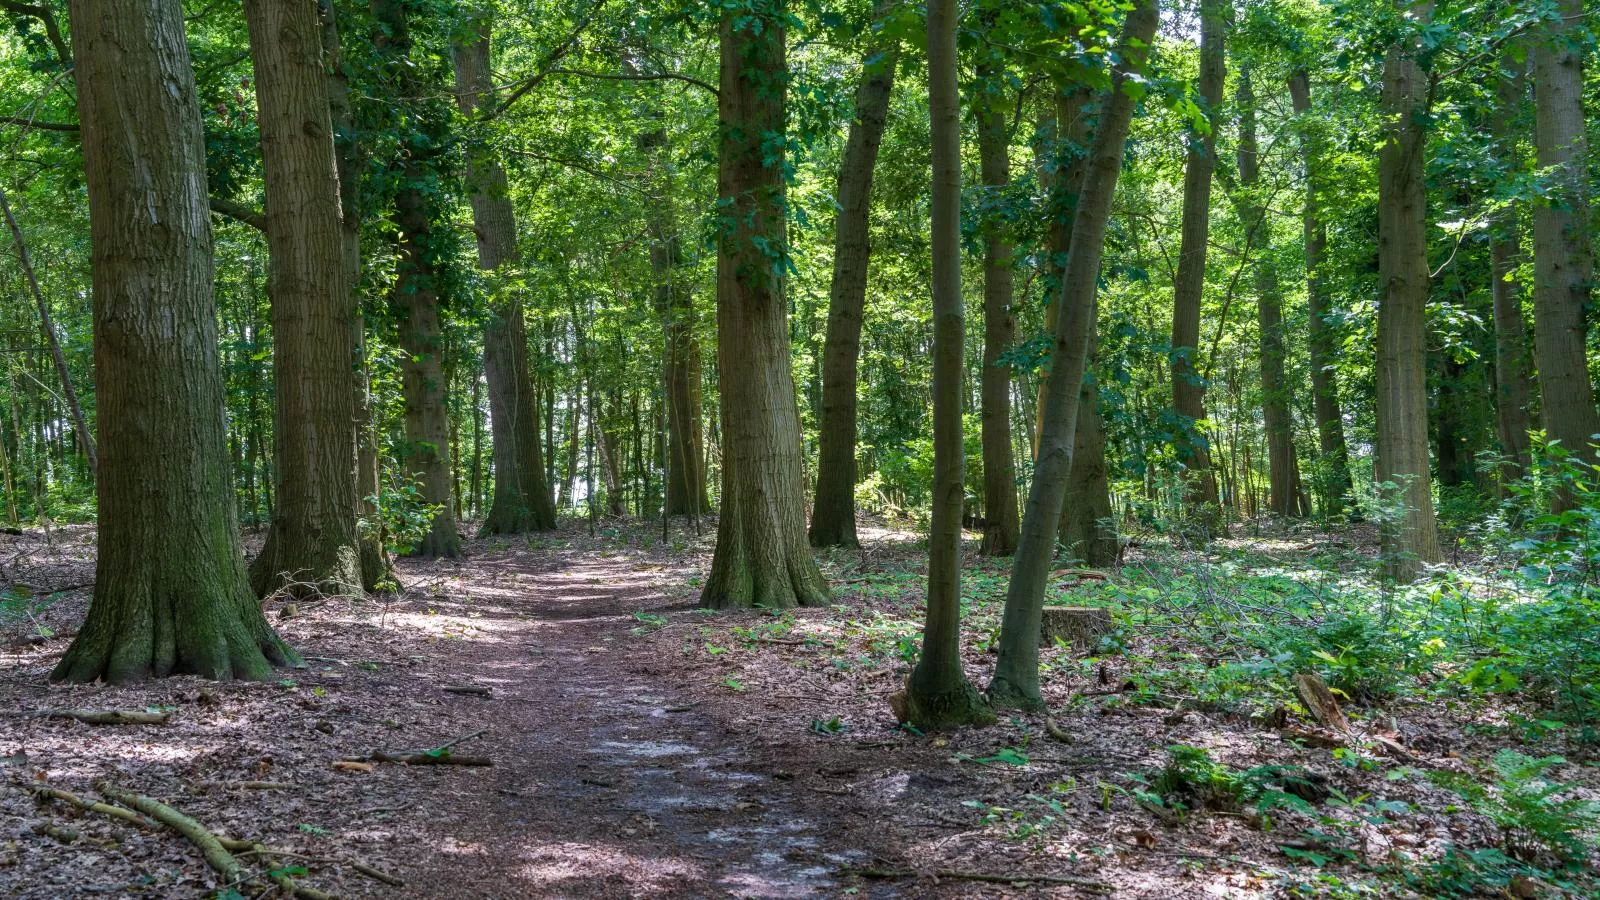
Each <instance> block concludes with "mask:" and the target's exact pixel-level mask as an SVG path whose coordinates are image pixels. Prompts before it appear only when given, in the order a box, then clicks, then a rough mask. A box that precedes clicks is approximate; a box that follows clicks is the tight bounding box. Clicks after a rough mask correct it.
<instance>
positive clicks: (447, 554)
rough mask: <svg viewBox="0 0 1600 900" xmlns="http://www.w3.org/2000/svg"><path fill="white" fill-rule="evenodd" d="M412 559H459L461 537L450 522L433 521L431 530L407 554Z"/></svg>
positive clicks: (460, 555) (452, 522)
mask: <svg viewBox="0 0 1600 900" xmlns="http://www.w3.org/2000/svg"><path fill="white" fill-rule="evenodd" d="M409 555H410V556H411V557H412V558H413V559H460V558H461V557H462V556H464V555H466V554H464V553H462V552H461V535H460V534H459V533H458V532H457V531H456V523H455V522H454V521H453V520H452V521H446V522H439V521H435V522H434V524H433V528H432V529H431V530H430V531H429V532H428V533H427V534H425V535H423V536H422V540H421V541H419V542H418V543H417V546H416V548H415V549H413V550H412V551H411V553H410V554H409Z"/></svg>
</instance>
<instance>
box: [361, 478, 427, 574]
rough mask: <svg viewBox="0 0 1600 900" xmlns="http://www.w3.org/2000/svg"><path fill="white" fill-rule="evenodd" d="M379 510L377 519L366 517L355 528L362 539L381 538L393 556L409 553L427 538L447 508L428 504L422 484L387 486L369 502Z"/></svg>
mask: <svg viewBox="0 0 1600 900" xmlns="http://www.w3.org/2000/svg"><path fill="white" fill-rule="evenodd" d="M366 500H367V502H368V503H370V504H373V505H374V506H376V508H377V510H378V514H377V516H376V517H368V516H363V517H361V518H360V519H359V520H357V522H356V525H357V527H358V528H360V529H361V533H362V534H363V535H372V534H374V533H377V534H381V535H382V536H383V540H384V546H385V548H386V549H387V550H388V551H389V552H390V553H392V554H398V555H404V554H407V553H410V552H411V551H412V550H413V549H415V548H416V546H417V544H419V543H421V541H422V539H423V538H424V537H425V536H427V534H428V531H429V529H431V528H432V527H433V520H434V518H436V517H437V516H438V515H439V512H440V510H442V509H444V505H443V504H440V503H429V502H428V501H427V500H426V499H425V498H424V497H423V493H422V482H421V480H420V479H419V480H417V481H414V482H410V483H405V482H398V481H397V482H395V483H392V484H385V485H384V486H383V488H382V491H381V492H380V493H379V494H377V495H376V496H370V497H367V498H366Z"/></svg>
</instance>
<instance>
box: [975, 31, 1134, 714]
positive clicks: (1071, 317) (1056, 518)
mask: <svg viewBox="0 0 1600 900" xmlns="http://www.w3.org/2000/svg"><path fill="white" fill-rule="evenodd" d="M1158 19H1159V11H1158V8H1157V4H1156V2H1155V0H1137V2H1135V4H1134V6H1133V9H1131V10H1130V11H1129V12H1128V18H1127V20H1126V21H1125V22H1124V24H1123V26H1122V34H1121V36H1120V37H1119V38H1118V45H1117V54H1116V59H1118V60H1119V63H1118V65H1117V67H1116V68H1115V69H1114V70H1113V74H1112V79H1111V89H1110V92H1109V93H1108V94H1107V96H1106V98H1105V101H1104V102H1103V104H1102V107H1101V111H1100V123H1099V128H1098V131H1097V133H1096V134H1095V139H1094V145H1093V149H1092V150H1091V151H1090V153H1089V159H1088V165H1087V169H1086V172H1085V177H1084V181H1083V191H1082V192H1081V193H1080V194H1079V196H1078V208H1077V214H1076V215H1075V216H1074V217H1073V222H1072V239H1071V246H1070V249H1069V250H1068V251H1067V264H1066V269H1065V271H1064V272H1063V274H1062V285H1061V294H1060V298H1059V299H1058V300H1057V303H1059V304H1060V305H1061V315H1060V316H1059V317H1058V318H1057V320H1056V328H1055V333H1054V344H1053V346H1052V348H1051V362H1050V375H1049V379H1050V380H1049V383H1050V389H1049V393H1048V394H1047V396H1046V409H1045V412H1044V427H1043V428H1042V429H1040V438H1039V455H1038V459H1037V460H1036V461H1035V462H1034V475H1033V484H1032V485H1031V486H1030V487H1029V489H1028V504H1027V508H1026V511H1025V512H1024V513H1023V518H1022V535H1021V540H1020V542H1019V543H1018V545H1017V555H1016V557H1015V559H1014V560H1013V562H1012V564H1011V582H1010V585H1009V586H1008V587H1007V589H1006V606H1005V614H1004V617H1003V619H1002V622H1001V631H1000V658H999V660H998V661H997V662H996V664H995V673H994V678H993V680H992V681H990V682H989V700H990V702H991V703H994V704H995V705H997V706H1021V707H1026V708H1032V709H1038V708H1042V707H1043V705H1044V700H1043V699H1042V698H1041V697H1040V695H1039V623H1040V619H1041V618H1042V612H1041V610H1042V609H1043V607H1044V590H1045V583H1046V582H1047V581H1048V580H1049V575H1050V561H1051V559H1052V557H1053V556H1054V551H1055V544H1056V534H1057V532H1058V530H1059V529H1060V522H1061V507H1062V505H1063V501H1064V499H1065V497H1066V492H1067V475H1068V473H1069V472H1070V471H1071V470H1072V457H1073V454H1074V452H1075V450H1076V446H1075V444H1076V439H1077V425H1078V403H1079V400H1080V399H1081V397H1082V394H1081V392H1080V391H1079V390H1078V388H1079V387H1081V385H1082V384H1083V373H1084V367H1085V364H1086V361H1087V357H1088V351H1089V331H1090V328H1091V322H1090V319H1091V316H1092V315H1093V312H1094V305H1095V304H1094V292H1095V288H1096V282H1097V280H1098V279H1099V275H1100V258H1101V254H1102V253H1103V251H1104V249H1105V237H1106V226H1107V223H1108V221H1109V219H1110V216H1111V197H1112V193H1113V192H1114V191H1115V190H1116V186H1117V176H1118V175H1119V174H1120V173H1121V171H1122V154H1123V145H1124V144H1125V143H1126V142H1127V138H1128V128H1129V125H1130V123H1131V122H1132V119H1133V107H1134V98H1133V96H1132V94H1130V93H1129V91H1128V90H1127V89H1126V86H1127V82H1128V79H1129V76H1130V75H1138V74H1140V73H1142V72H1143V70H1144V66H1145V61H1146V59H1147V58H1148V57H1149V52H1150V51H1149V47H1150V43H1151V41H1152V40H1153V38H1154V35H1155V30H1156V22H1157V20H1158Z"/></svg>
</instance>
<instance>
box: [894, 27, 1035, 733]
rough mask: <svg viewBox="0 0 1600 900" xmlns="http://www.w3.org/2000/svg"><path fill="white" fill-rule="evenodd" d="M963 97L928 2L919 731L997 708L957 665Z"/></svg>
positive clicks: (914, 677) (952, 43) (964, 721)
mask: <svg viewBox="0 0 1600 900" xmlns="http://www.w3.org/2000/svg"><path fill="white" fill-rule="evenodd" d="M960 96H961V95H960V91H959V89H958V88H957V85H956V0H929V2H928V118H929V122H930V131H931V133H932V141H933V153H932V156H933V185H932V194H933V211H932V237H931V245H932V255H933V278H932V288H933V515H932V522H931V524H930V526H929V529H928V612H927V619H926V622H925V624H924V626H923V631H922V655H921V656H920V657H919V658H918V660H917V665H916V668H915V669H913V670H912V672H911V677H910V678H909V679H908V680H907V681H906V718H907V719H908V720H909V721H910V722H911V723H913V724H915V725H917V726H919V727H921V728H953V727H957V726H960V725H973V724H977V725H986V724H989V723H991V722H993V721H994V714H993V713H992V712H990V711H989V708H988V706H987V705H986V704H985V703H984V702H983V698H982V697H981V696H980V695H979V694H978V690H977V688H975V687H973V686H972V683H971V682H969V681H968V680H967V676H966V673H964V672H963V671H962V668H961V509H962V506H963V504H964V501H965V493H966V491H965V475H966V457H965V453H964V449H963V446H962V444H963V441H962V437H963V435H962V432H963V429H962V424H961V407H962V400H963V398H964V396H965V394H966V391H965V390H963V389H962V384H961V381H962V377H961V376H962V373H963V370H964V369H965V367H966V365H965V364H966V358H965V357H966V354H965V344H966V304H965V303H964V302H963V301H962V298H961V99H960ZM989 124H991V123H990V122H985V123H984V125H989ZM980 127H982V126H980ZM985 174H986V176H988V175H992V174H993V173H992V171H991V172H986V173H985ZM985 180H986V181H987V180H988V179H987V177H986V178H985ZM1007 266H1008V268H1009V263H1007Z"/></svg>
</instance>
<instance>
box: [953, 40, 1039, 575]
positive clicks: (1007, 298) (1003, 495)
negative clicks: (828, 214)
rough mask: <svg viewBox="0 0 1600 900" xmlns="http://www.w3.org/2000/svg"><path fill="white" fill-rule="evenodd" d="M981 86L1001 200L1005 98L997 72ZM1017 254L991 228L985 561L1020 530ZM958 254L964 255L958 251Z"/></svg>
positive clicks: (1007, 161)
mask: <svg viewBox="0 0 1600 900" xmlns="http://www.w3.org/2000/svg"><path fill="white" fill-rule="evenodd" d="M979 81H980V83H982V84H985V85H988V88H987V90H986V92H985V95H984V96H983V97H982V99H981V100H980V101H979V103H978V110H977V117H978V159H979V167H980V169H981V171H982V178H983V184H984V187H985V188H986V189H988V190H990V191H993V192H994V193H995V194H999V193H1000V192H1002V191H1003V190H1004V189H1005V187H1006V186H1007V185H1008V184H1009V183H1010V181H1011V154H1010V144H1011V133H1010V129H1008V128H1007V127H1006V116H1005V112H1004V100H1005V93H1004V88H1003V87H1002V86H1001V82H1000V79H999V77H998V75H997V74H996V73H994V72H984V73H981V74H980V77H979ZM959 174H960V173H959V172H958V173H957V175H958V176H959ZM958 180H959V179H958ZM936 186H937V182H936ZM958 189H959V188H958ZM936 237H937V236H936ZM1014 250H1015V248H1014V247H1012V245H1011V241H1010V240H1009V238H1008V237H1007V236H1006V234H1005V229H1004V226H1003V225H1002V224H1000V223H990V224H989V225H988V227H987V233H986V234H985V235H984V246H983V369H982V372H981V377H980V379H979V382H980V395H981V397H982V439H983V518H984V526H983V544H982V548H981V549H982V552H983V555H985V556H1010V555H1011V554H1012V553H1013V552H1015V551H1016V549H1017V531H1018V529H1019V527H1020V523H1019V521H1018V518H1019V516H1018V512H1017V470H1016V466H1015V464H1014V463H1013V462H1012V459H1011V378H1012V373H1011V366H1010V365H1007V364H1005V363H1003V362H1001V358H1002V357H1003V356H1004V355H1005V354H1006V353H1007V352H1009V351H1010V350H1011V346H1012V343H1013V342H1014V341H1015V338H1016V331H1017V317H1016V315H1015V314H1014V313H1013V312H1012V309H1011V299H1012V294H1013V272H1014V268H1015V261H1014V259H1013V253H1014ZM956 251H957V253H958V254H959V251H960V248H959V246H958V247H957V248H956ZM935 256H936V257H937V253H935Z"/></svg>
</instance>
